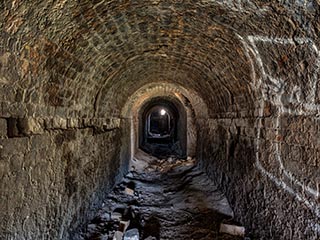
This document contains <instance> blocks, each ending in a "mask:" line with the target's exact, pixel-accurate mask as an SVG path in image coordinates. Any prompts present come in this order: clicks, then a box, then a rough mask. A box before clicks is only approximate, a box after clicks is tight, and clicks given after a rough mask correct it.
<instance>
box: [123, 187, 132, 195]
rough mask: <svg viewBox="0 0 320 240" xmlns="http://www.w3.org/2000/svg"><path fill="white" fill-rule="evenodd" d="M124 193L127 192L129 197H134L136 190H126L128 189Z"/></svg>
mask: <svg viewBox="0 0 320 240" xmlns="http://www.w3.org/2000/svg"><path fill="white" fill-rule="evenodd" d="M124 192H125V193H126V194H127V195H130V196H134V190H132V189H131V188H126V189H125V190H124Z"/></svg>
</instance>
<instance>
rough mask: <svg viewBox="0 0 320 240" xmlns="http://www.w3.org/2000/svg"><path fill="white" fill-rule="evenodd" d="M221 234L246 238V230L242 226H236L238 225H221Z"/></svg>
mask: <svg viewBox="0 0 320 240" xmlns="http://www.w3.org/2000/svg"><path fill="white" fill-rule="evenodd" d="M220 232H221V233H227V234H230V235H234V236H241V237H244V235H245V228H244V227H240V226H236V225H229V224H224V223H221V225H220Z"/></svg>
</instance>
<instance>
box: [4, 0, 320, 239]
mask: <svg viewBox="0 0 320 240" xmlns="http://www.w3.org/2000/svg"><path fill="white" fill-rule="evenodd" d="M319 6H320V2H319V0H278V1H268V0H264V1H257V0H217V1H214V0H199V1H191V0H163V1H162V0H153V1H145V0H131V1H130V0H122V1H116V0H92V1H88V0H54V1H53V0H47V1H43V0H34V1H21V0H12V1H0V86H1V87H0V200H1V201H0V203H1V204H0V239H5V240H20V239H21V240H29V239H30V240H31V239H32V240H38V239H39V240H40V239H45V240H46V239H60V240H65V239H74V240H75V239H78V238H77V237H76V233H77V232H78V231H79V229H83V228H84V227H85V226H86V225H88V223H89V222H90V221H92V219H94V217H95V216H96V214H97V212H98V211H99V209H101V207H102V206H105V199H106V198H107V196H108V194H110V192H111V191H113V189H115V186H118V185H117V184H119V183H121V181H123V178H124V177H125V176H127V174H130V171H131V170H132V163H133V161H135V160H136V158H135V156H136V155H137V153H139V152H140V151H144V152H145V153H146V154H149V155H150V158H151V157H152V158H159V161H160V160H161V159H167V158H170V159H171V158H179V159H180V160H179V161H178V162H181V164H183V162H185V161H189V160H188V159H194V161H195V163H194V164H195V167H197V169H198V171H200V170H201V171H202V172H203V173H204V174H205V177H206V178H208V179H210V181H212V182H213V183H215V184H216V186H217V187H218V189H219V191H221V192H222V193H223V194H224V196H225V198H226V199H227V201H228V204H229V205H230V208H231V209H232V211H233V215H232V219H233V221H235V222H236V223H237V224H239V225H241V226H244V227H245V229H246V233H245V236H246V237H247V239H248V238H249V239H275V240H277V239H288V240H289V239H308V240H309V239H310V240H317V239H319V238H320V203H319V200H320V171H319V167H320V154H319V153H320V143H319V136H320V135H319V133H320V129H319V127H318V126H319V123H320V122H319V121H320V120H319V116H320V105H319V103H320V93H319V86H320V85H319V67H320V50H319V48H320V40H319V36H320V8H319ZM179 176H180V175H179ZM193 176H194V179H198V178H197V177H196V175H193ZM178 179H183V177H181V178H178ZM188 179H189V178H188ZM191 179H192V178H190V179H189V180H190V181H191ZM141 181H143V180H141ZM144 181H147V180H146V179H145V180H144ZM208 181H209V180H208ZM173 192H174V191H173ZM208 197H210V196H208ZM209 199H210V198H209ZM202 200H203V199H199V201H198V202H202ZM181 202H183V200H182V199H181ZM207 203H209V201H208V202H205V201H203V203H202V204H204V205H205V204H207ZM173 210H174V208H173ZM205 216H206V217H204V216H203V217H202V218H204V219H211V217H212V216H213V215H210V214H209V213H208V214H207V215H205ZM152 219H154V218H152ZM151 223H152V224H151ZM151 223H150V224H151V225H150V226H151V227H149V229H155V228H157V229H158V228H159V226H158V225H159V223H158V222H156V221H155V220H154V221H153V222H152V221H151ZM190 224H192V223H190ZM146 231H147V230H146ZM150 231H151V230H150ZM150 231H149V232H150ZM151 232H152V231H151ZM158 237H159V236H158ZM163 239H165V238H163ZM175 239H178V238H175ZM184 239H186V238H184ZM194 239H205V238H202V237H197V236H194ZM208 239H214V238H208ZM217 239H218V238H217Z"/></svg>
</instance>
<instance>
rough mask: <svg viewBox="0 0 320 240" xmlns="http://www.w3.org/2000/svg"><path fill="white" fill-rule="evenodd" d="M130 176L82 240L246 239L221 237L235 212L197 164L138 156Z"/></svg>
mask: <svg viewBox="0 0 320 240" xmlns="http://www.w3.org/2000/svg"><path fill="white" fill-rule="evenodd" d="M131 169H132V170H131V171H130V172H129V173H128V174H127V175H126V176H125V178H124V179H123V181H122V182H121V183H120V184H118V185H117V186H116V187H115V188H114V189H113V191H112V192H111V193H110V194H109V195H108V198H107V199H106V200H105V203H104V207H103V208H102V209H101V210H100V212H99V213H98V215H97V216H96V217H95V218H94V219H93V220H92V222H91V223H90V224H89V225H88V226H87V228H86V229H85V230H84V232H83V233H82V236H83V239H86V240H93V239H100V240H108V239H116V240H118V239H125V240H139V239H147V240H152V239H153V240H156V239H171V240H173V239H174V240H178V239H181V240H182V239H184V240H186V239H188V240H192V239H201V240H206V239H208V240H209V239H217V240H222V239H225V240H227V239H243V238H241V237H235V236H231V235H228V234H222V233H219V227H220V223H221V222H226V223H229V222H230V221H232V216H233V212H232V210H231V208H230V206H229V204H228V201H227V199H226V198H225V196H224V195H223V194H222V193H221V191H220V190H219V189H218V188H217V186H216V185H215V184H214V183H213V182H212V181H211V180H210V179H209V178H208V177H207V176H206V175H205V174H204V173H203V172H202V171H200V170H199V169H198V168H197V166H196V165H195V160H194V159H190V158H188V159H187V160H181V159H176V158H173V157H169V158H167V159H162V160H160V159H157V158H155V157H152V156H149V155H147V154H145V153H143V152H138V153H137V155H136V156H135V158H134V160H133V164H132V166H131Z"/></svg>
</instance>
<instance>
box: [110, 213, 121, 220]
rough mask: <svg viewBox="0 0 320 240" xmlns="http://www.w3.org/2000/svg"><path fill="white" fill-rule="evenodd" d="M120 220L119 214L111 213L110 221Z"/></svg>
mask: <svg viewBox="0 0 320 240" xmlns="http://www.w3.org/2000/svg"><path fill="white" fill-rule="evenodd" d="M121 218H122V215H121V213H118V212H113V213H111V219H112V220H115V221H120V220H121Z"/></svg>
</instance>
